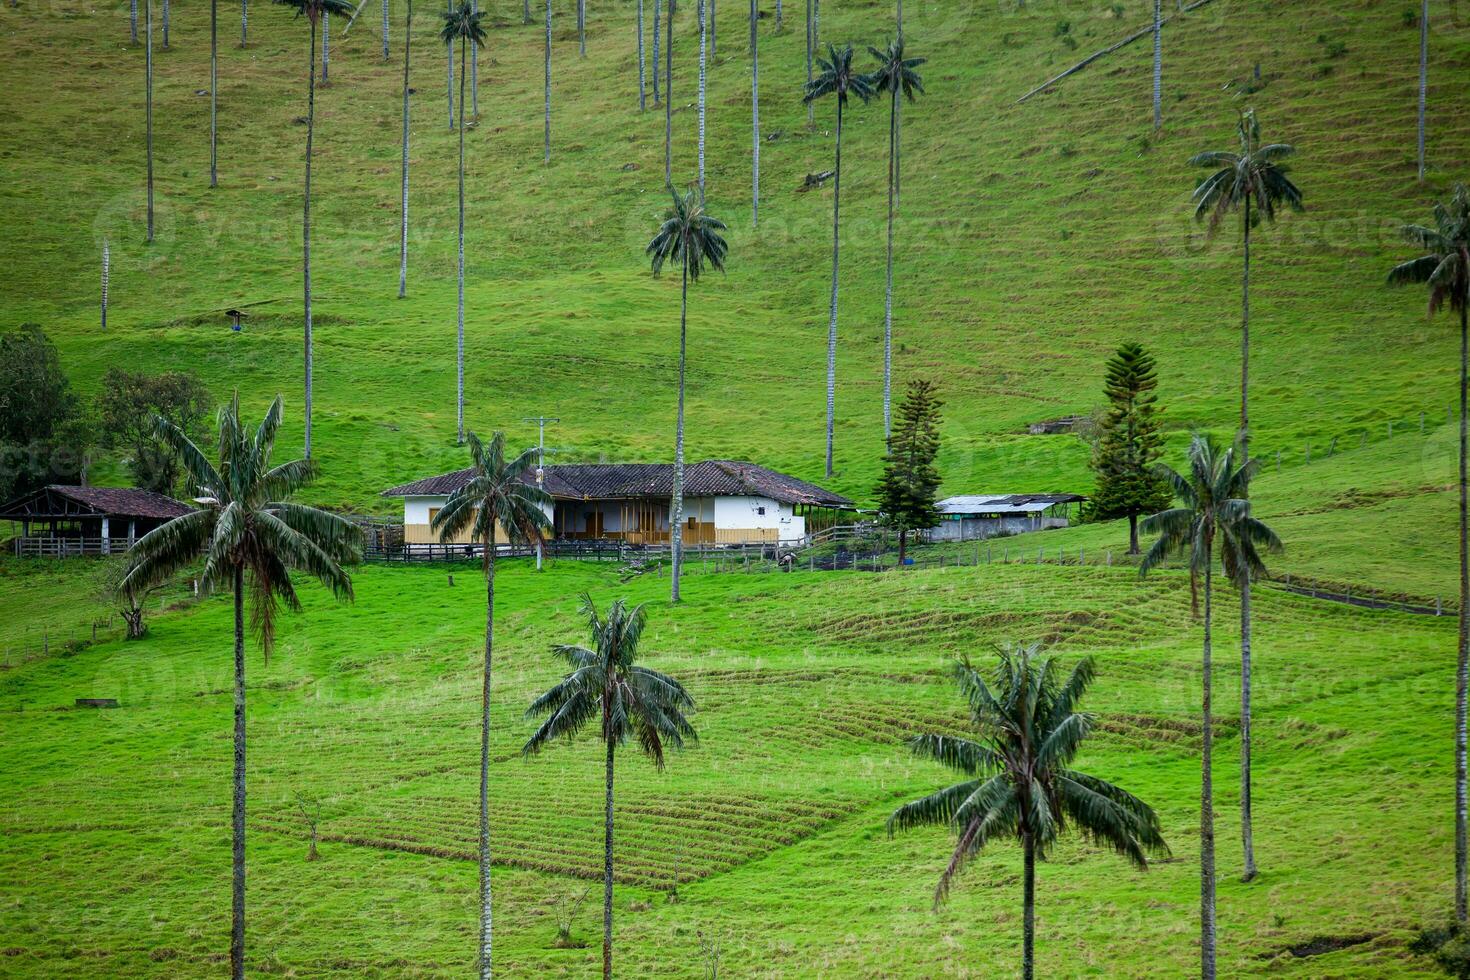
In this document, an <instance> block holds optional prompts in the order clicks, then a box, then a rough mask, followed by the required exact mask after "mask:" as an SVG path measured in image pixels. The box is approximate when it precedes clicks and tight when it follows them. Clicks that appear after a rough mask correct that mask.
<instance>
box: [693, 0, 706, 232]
mask: <svg viewBox="0 0 1470 980" xmlns="http://www.w3.org/2000/svg"><path fill="white" fill-rule="evenodd" d="M707 2H708V0H695V3H696V4H697V8H696V10H697V12H698V14H699V203H700V204H703V203H704V106H705V101H704V93H705V87H704V81H705V58H706V55H707V53H708V46H709V15H708V12H707V11H706V10H705V4H706V3H707Z"/></svg>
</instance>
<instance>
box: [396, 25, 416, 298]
mask: <svg viewBox="0 0 1470 980" xmlns="http://www.w3.org/2000/svg"><path fill="white" fill-rule="evenodd" d="M412 35H413V0H408V13H407V15H406V16H405V17H404V19H403V181H402V186H401V188H400V194H399V206H398V215H399V222H398V298H399V299H403V298H404V297H405V296H407V295H408V55H409V50H410V49H411V48H412V47H413V36H412Z"/></svg>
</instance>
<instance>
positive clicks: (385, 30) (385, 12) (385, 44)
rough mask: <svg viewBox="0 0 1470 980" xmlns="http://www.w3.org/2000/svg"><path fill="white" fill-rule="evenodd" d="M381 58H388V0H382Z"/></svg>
mask: <svg viewBox="0 0 1470 980" xmlns="http://www.w3.org/2000/svg"><path fill="white" fill-rule="evenodd" d="M382 34H383V60H384V61H387V60H388V0H383V29H382Z"/></svg>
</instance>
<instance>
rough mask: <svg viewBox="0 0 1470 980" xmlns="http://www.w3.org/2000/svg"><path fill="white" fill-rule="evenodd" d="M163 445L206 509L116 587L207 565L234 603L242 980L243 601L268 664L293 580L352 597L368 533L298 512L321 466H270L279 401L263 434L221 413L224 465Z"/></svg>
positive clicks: (294, 603) (151, 541) (169, 530)
mask: <svg viewBox="0 0 1470 980" xmlns="http://www.w3.org/2000/svg"><path fill="white" fill-rule="evenodd" d="M157 426H158V429H157V431H158V437H159V438H160V439H162V440H163V441H164V442H165V443H167V444H168V446H169V447H170V448H171V449H172V450H173V451H174V452H175V453H177V454H178V456H179V458H180V459H181V460H182V461H183V465H184V469H185V470H186V471H187V473H188V478H189V480H190V482H191V484H192V485H193V486H195V487H197V488H198V492H199V495H200V503H201V504H202V506H201V507H200V509H198V510H195V511H191V512H190V513H188V514H185V515H184V516H182V517H176V518H174V519H173V520H171V521H169V522H168V523H167V524H164V525H162V526H160V527H158V528H155V529H154V530H152V531H150V532H148V533H147V534H146V535H144V536H143V537H142V538H140V539H139V540H138V543H137V544H136V545H135V546H134V547H133V550H132V551H131V552H130V553H129V565H128V573H127V575H126V577H125V578H124V579H123V581H122V583H121V584H120V586H119V591H120V592H122V593H124V594H126V593H129V592H132V593H137V592H140V591H142V590H144V589H146V588H148V587H149V586H151V585H154V584H157V583H158V582H162V581H164V580H166V579H168V578H170V577H171V576H173V575H175V574H177V573H178V572H179V571H181V570H183V569H185V568H188V567H191V566H193V565H194V564H195V563H197V562H198V561H200V557H201V556H203V562H204V567H203V571H202V572H201V573H200V576H199V583H200V586H201V588H203V589H206V590H213V589H216V588H221V587H224V588H228V589H230V590H231V591H232V592H233V594H234V597H235V729H234V741H235V769H234V800H233V806H232V826H233V833H234V847H233V859H234V875H233V910H232V915H231V919H230V975H231V976H232V977H233V978H234V980H244V976H245V595H246V591H247V589H248V591H249V594H250V623H251V627H252V629H253V630H254V632H255V635H256V637H257V639H258V641H259V642H260V646H261V649H262V650H263V651H264V653H265V655H266V657H267V658H269V656H270V651H271V647H272V646H273V645H274V642H275V635H276V630H275V624H276V615H277V606H278V605H279V604H284V605H285V606H286V608H288V609H290V610H291V611H293V612H300V611H301V602H300V600H298V599H297V597H296V587H295V585H293V584H292V581H291V573H292V572H298V573H302V574H304V575H307V576H309V577H310V578H314V579H316V580H317V581H318V582H320V583H321V584H322V585H324V586H326V587H327V588H328V589H330V590H331V591H332V594H333V595H335V596H337V597H338V598H339V599H348V600H350V599H351V598H352V580H351V579H350V578H349V577H348V575H347V572H346V571H344V570H343V568H342V566H343V565H347V564H351V563H353V562H356V561H357V560H358V557H359V554H360V551H361V546H362V532H361V530H360V529H359V528H358V527H357V525H355V524H353V523H351V522H350V521H346V520H343V519H342V518H340V517H338V516H336V515H335V514H329V513H327V512H326V511H321V510H317V509H316V508H314V507H308V506H306V505H305V504H296V503H291V502H290V501H289V499H288V498H290V497H291V496H292V495H293V494H295V493H296V492H297V491H298V490H300V489H302V488H303V487H305V486H307V485H308V484H309V483H311V481H312V479H313V478H314V477H315V476H316V472H317V471H316V466H315V465H314V464H313V463H312V462H311V461H310V460H307V459H297V460H292V461H291V462H288V463H279V464H276V465H274V466H272V465H271V453H272V451H273V450H274V448H275V441H276V433H277V432H278V431H279V430H280V427H281V397H280V396H279V395H277V396H276V398H275V401H273V402H271V406H270V408H269V409H268V410H267V411H266V413H265V418H263V419H262V420H261V422H260V425H259V427H258V428H257V429H256V430H255V431H254V432H251V431H249V430H248V429H247V428H246V427H245V426H244V425H243V424H242V423H241V420H240V398H239V396H238V395H236V396H235V397H234V398H232V399H231V400H230V403H229V404H228V405H227V406H225V407H224V408H223V409H221V410H220V413H219V464H218V465H217V466H216V465H215V464H212V463H210V462H209V460H208V459H207V458H206V457H205V455H204V453H203V452H202V451H201V450H200V449H199V447H198V446H196V445H195V444H194V441H193V440H192V439H190V438H189V436H188V434H187V433H185V432H184V431H183V430H182V429H180V428H178V427H177V426H175V425H174V424H173V423H171V422H169V421H168V420H167V419H159V420H158V422H157Z"/></svg>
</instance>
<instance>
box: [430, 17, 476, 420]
mask: <svg viewBox="0 0 1470 980" xmlns="http://www.w3.org/2000/svg"><path fill="white" fill-rule="evenodd" d="M475 7H476V5H475V3H474V0H462V2H461V3H460V5H459V6H458V7H452V8H450V9H449V10H448V11H447V12H445V13H444V15H443V17H444V27H443V28H442V29H441V30H440V31H439V37H440V38H442V39H443V40H444V43H445V44H447V45H449V47H450V50H453V48H454V42H455V41H458V42H459V320H458V323H457V326H456V330H455V391H456V398H455V418H456V429H455V431H456V433H457V435H456V438H457V439H458V440H459V441H460V442H461V443H462V442H464V80H465V75H466V74H467V73H466V71H465V68H466V62H465V48H466V47H467V46H469V45H473V46H475V47H480V46H481V45H483V44H484V43H485V29H484V28H483V27H481V26H480V15H479V13H478V12H477V11H476V9H475Z"/></svg>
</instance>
